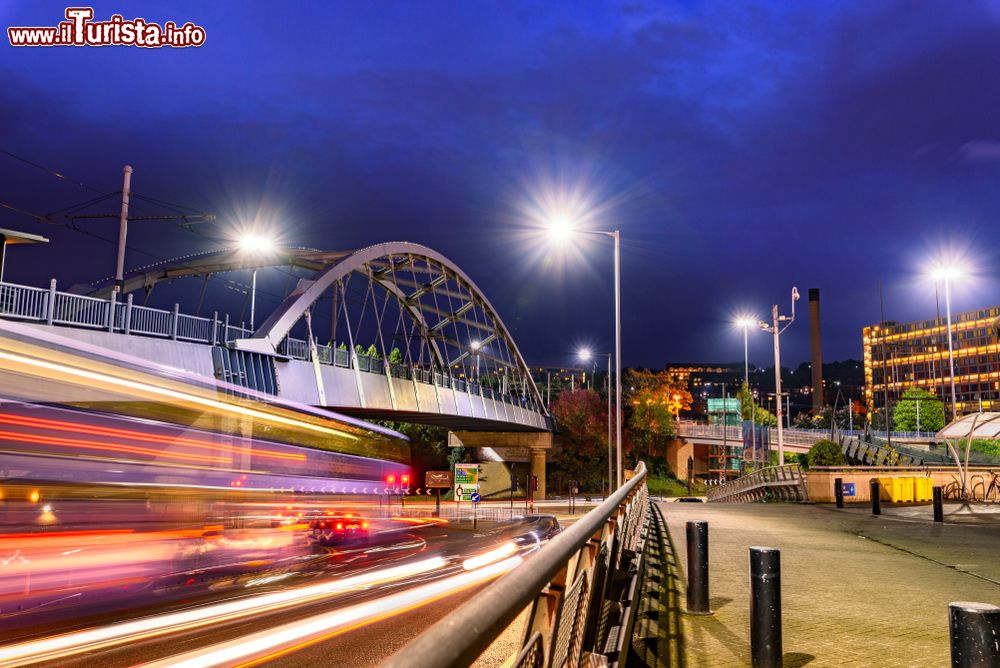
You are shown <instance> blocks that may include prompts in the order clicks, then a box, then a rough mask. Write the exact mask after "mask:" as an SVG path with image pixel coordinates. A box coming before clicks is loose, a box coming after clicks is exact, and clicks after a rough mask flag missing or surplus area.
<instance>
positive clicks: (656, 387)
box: [623, 369, 692, 471]
mask: <svg viewBox="0 0 1000 668" xmlns="http://www.w3.org/2000/svg"><path fill="white" fill-rule="evenodd" d="M623 380H624V387H623V393H624V394H625V397H624V398H625V406H624V409H625V426H626V427H627V430H628V436H629V440H630V442H631V444H632V447H633V449H634V451H635V457H634V459H641V460H643V461H645V462H646V463H647V465H648V466H649V468H650V470H651V471H660V470H666V469H667V465H666V448H667V442H668V441H671V440H673V439H675V438H676V437H677V430H676V419H677V416H678V415H679V414H680V412H681V411H682V410H689V409H690V408H691V404H692V397H691V393H690V392H689V391H688V389H687V386H686V385H684V384H681V383H679V382H678V381H676V380H675V379H674V378H672V377H671V375H670V374H669V373H667V372H665V371H657V372H653V371H646V370H645V369H628V370H627V371H626V373H625V376H624V378H623Z"/></svg>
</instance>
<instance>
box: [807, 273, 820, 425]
mask: <svg viewBox="0 0 1000 668" xmlns="http://www.w3.org/2000/svg"><path fill="white" fill-rule="evenodd" d="M820 341H821V339H820V334H819V288H809V348H810V351H811V355H810V357H811V361H812V398H813V414H814V415H818V414H819V412H820V411H821V410H822V409H823V351H822V350H821V346H820Z"/></svg>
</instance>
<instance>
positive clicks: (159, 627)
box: [0, 557, 446, 666]
mask: <svg viewBox="0 0 1000 668" xmlns="http://www.w3.org/2000/svg"><path fill="white" fill-rule="evenodd" d="M445 565H446V562H445V560H444V559H442V558H441V557H434V558H431V559H424V560H421V561H417V562H414V563H411V564H403V565H401V566H394V567H391V568H384V569H379V570H375V571H371V572H369V573H364V574H362V575H356V576H353V577H349V578H345V579H343V580H336V581H332V582H326V583H323V584H318V585H310V586H308V587H299V588H295V589H288V590H285V591H280V592H275V593H271V594H261V595H259V596H253V597H249V598H244V599H239V600H236V601H230V602H227V603H219V604H215V605H209V606H204V607H200V608H193V609H191V610H184V611H182V612H173V613H168V614H165V615H158V616H156V617H147V618H145V619H139V620H136V621H131V622H122V623H120V624H111V625H109V626H103V627H98V628H94V629H88V630H85V631H76V632H73V633H67V634H64V635H59V636H53V637H50V638H42V639H40V640H32V641H29V642H24V643H17V644H14V645H7V646H4V647H0V666H20V665H25V664H31V663H37V662H41V661H54V660H56V659H62V658H66V657H69V656H73V655H75V654H80V653H83V652H93V651H95V650H100V649H106V648H109V647H113V646H115V645H120V644H122V643H125V642H134V641H137V640H142V639H146V638H153V637H156V636H160V635H164V634H166V633H174V632H178V631H185V630H190V629H194V628H198V627H201V626H207V625H211V624H218V623H221V622H226V621H231V620H234V619H240V618H243V617H247V616H250V615H259V614H262V613H265V612H270V611H274V610H279V609H283V608H287V607H290V606H293V605H301V604H303V603H309V602H312V601H316V600H321V599H324V598H329V597H332V596H336V595H338V594H342V593H345V592H347V591H351V590H356V589H361V588H363V587H368V586H372V585H375V584H381V583H385V582H391V581H394V580H399V579H401V578H405V577H412V576H415V575H421V574H424V573H428V572H430V571H434V570H437V569H439V568H443V567H444V566H445Z"/></svg>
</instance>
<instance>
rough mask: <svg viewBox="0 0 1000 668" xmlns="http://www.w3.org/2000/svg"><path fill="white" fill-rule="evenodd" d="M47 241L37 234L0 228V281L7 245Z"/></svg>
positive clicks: (45, 242) (1, 279)
mask: <svg viewBox="0 0 1000 668" xmlns="http://www.w3.org/2000/svg"><path fill="white" fill-rule="evenodd" d="M48 242H49V240H48V239H46V238H45V237H42V236H39V235H37V234H29V233H28V232H18V231H17V230H8V229H5V228H0V281H3V265H4V262H5V260H6V259H7V246H13V245H15V244H47V243H48Z"/></svg>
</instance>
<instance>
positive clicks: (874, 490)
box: [869, 480, 882, 515]
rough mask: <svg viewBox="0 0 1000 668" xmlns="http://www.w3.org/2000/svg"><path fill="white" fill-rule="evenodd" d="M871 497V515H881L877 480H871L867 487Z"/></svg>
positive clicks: (880, 498) (880, 500)
mask: <svg viewBox="0 0 1000 668" xmlns="http://www.w3.org/2000/svg"><path fill="white" fill-rule="evenodd" d="M869 489H870V490H871V496H872V515H881V514H882V497H881V496H880V494H881V491H880V488H879V485H878V480H872V481H871V484H870V485H869Z"/></svg>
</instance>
